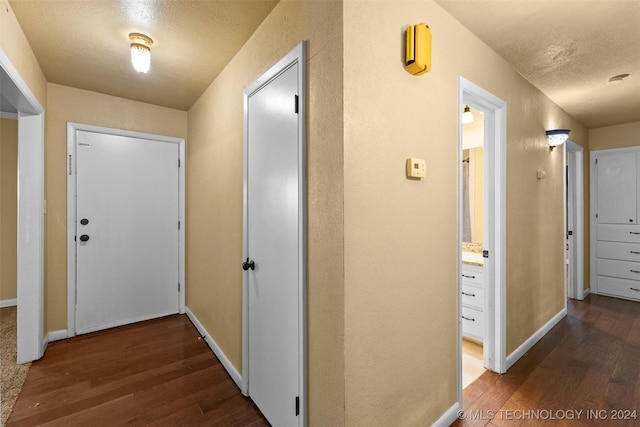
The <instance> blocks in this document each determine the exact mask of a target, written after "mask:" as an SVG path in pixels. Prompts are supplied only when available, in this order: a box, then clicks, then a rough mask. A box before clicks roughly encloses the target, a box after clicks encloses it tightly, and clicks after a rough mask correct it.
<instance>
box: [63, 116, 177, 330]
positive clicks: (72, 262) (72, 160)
mask: <svg viewBox="0 0 640 427" xmlns="http://www.w3.org/2000/svg"><path fill="white" fill-rule="evenodd" d="M77 131H87V132H96V133H103V134H107V135H115V136H124V137H129V138H141V139H147V140H151V141H158V142H165V143H167V142H168V143H173V144H178V146H179V160H180V168H179V169H178V180H179V183H178V190H179V196H178V209H179V217H178V220H179V221H180V229H179V230H178V233H179V234H178V238H179V247H178V253H179V258H178V259H179V261H178V269H179V272H178V273H179V277H180V291H179V295H178V298H179V312H180V314H184V313H185V256H184V255H185V228H186V227H185V168H186V165H185V140H184V139H182V138H174V137H169V136H162V135H153V134H148V133H141V132H131V131H127V130H122V129H111V128H105V127H99V126H91V125H85V124H80V123H72V122H67V337H73V336H75V335H76V287H77V277H76V241H75V236H76V210H77V205H76V189H77V186H76V183H77V181H76V171H77V168H76V158H77V156H76V136H77Z"/></svg>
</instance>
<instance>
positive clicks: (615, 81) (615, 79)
mask: <svg viewBox="0 0 640 427" xmlns="http://www.w3.org/2000/svg"><path fill="white" fill-rule="evenodd" d="M627 77H629V74H628V73H625V74H618V75H617V76H613V77H611V78H610V79H609V80H607V84H608V85H615V84H618V83H622V80H624V79H626V78H627Z"/></svg>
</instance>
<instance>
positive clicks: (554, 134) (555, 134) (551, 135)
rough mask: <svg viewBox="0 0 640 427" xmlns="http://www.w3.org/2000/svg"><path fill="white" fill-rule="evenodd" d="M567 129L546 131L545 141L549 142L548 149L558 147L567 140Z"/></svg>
mask: <svg viewBox="0 0 640 427" xmlns="http://www.w3.org/2000/svg"><path fill="white" fill-rule="evenodd" d="M569 132H571V131H570V130H569V129H553V130H548V131H547V132H546V133H547V139H548V140H549V146H550V147H557V146H558V145H561V144H564V142H565V141H566V140H567V139H569Z"/></svg>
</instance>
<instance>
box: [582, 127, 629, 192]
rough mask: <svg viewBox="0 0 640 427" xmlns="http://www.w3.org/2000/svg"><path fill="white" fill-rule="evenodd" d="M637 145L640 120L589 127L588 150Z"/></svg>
mask: <svg viewBox="0 0 640 427" xmlns="http://www.w3.org/2000/svg"><path fill="white" fill-rule="evenodd" d="M638 145H640V122H632V123H625V124H622V125H616V126H607V127H603V128H596V129H589V150H591V151H595V150H607V149H610V148H623V147H634V146H638ZM587 189H588V187H587Z"/></svg>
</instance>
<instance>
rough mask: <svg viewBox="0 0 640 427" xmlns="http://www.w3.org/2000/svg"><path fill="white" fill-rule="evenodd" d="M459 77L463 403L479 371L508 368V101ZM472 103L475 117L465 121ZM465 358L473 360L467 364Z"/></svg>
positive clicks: (461, 375) (460, 316)
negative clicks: (464, 115) (505, 318)
mask: <svg viewBox="0 0 640 427" xmlns="http://www.w3.org/2000/svg"><path fill="white" fill-rule="evenodd" d="M459 83H460V86H459V98H458V105H459V108H460V109H459V128H458V129H459V132H458V135H459V150H458V154H459V156H458V157H459V165H460V166H459V187H458V194H459V197H458V206H459V210H458V213H459V215H458V219H459V225H458V226H459V242H458V244H459V254H460V256H459V264H458V273H459V275H458V292H459V293H458V295H459V299H458V302H459V305H458V311H459V329H458V337H459V349H460V350H459V359H458V361H459V364H458V372H459V375H458V399H459V403H460V404H462V389H463V384H464V385H467V383H469V382H470V378H471V379H473V378H474V376H477V373H478V371H479V374H480V375H481V374H482V372H484V370H486V369H488V370H491V371H494V372H498V373H504V372H505V371H506V352H505V341H506V338H505V335H506V328H505V323H504V317H505V312H506V310H505V304H506V303H505V274H506V255H505V247H506V207H505V206H506V103H505V102H504V101H503V100H501V99H499V98H497V97H495V96H494V95H492V94H490V93H489V92H487V91H485V90H484V89H482V88H480V87H478V86H476V85H475V84H473V83H471V82H469V81H468V80H466V79H464V78H462V77H460V80H459ZM467 107H468V108H467ZM467 109H468V110H469V113H470V114H471V115H472V117H473V122H471V121H469V123H463V114H464V113H466V112H467V111H465V110H467ZM467 116H469V115H468V114H467ZM465 121H467V119H465ZM474 123H475V124H474ZM465 128H467V129H468V131H467V132H465ZM465 134H466V135H465ZM465 137H466V138H467V141H466V142H465V141H464V140H465ZM480 148H481V149H480ZM463 241H464V243H463ZM463 361H465V362H469V361H471V363H464V367H463ZM473 362H475V363H473ZM473 366H475V368H474V367H473ZM465 367H466V368H467V369H465ZM474 369H475V371H476V373H475V374H474ZM465 371H466V372H465Z"/></svg>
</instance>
